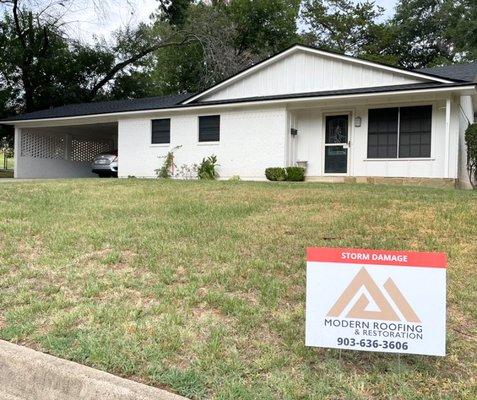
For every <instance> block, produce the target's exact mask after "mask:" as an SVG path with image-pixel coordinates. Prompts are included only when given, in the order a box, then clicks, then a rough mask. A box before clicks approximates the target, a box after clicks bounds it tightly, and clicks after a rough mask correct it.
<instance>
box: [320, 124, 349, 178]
mask: <svg viewBox="0 0 477 400" xmlns="http://www.w3.org/2000/svg"><path fill="white" fill-rule="evenodd" d="M348 147H349V139H348V115H327V116H326V127H325V174H347V173H348Z"/></svg>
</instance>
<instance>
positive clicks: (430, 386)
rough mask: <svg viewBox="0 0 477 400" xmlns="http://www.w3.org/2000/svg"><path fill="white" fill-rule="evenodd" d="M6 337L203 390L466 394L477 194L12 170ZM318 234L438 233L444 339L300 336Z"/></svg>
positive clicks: (375, 238)
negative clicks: (321, 344)
mask: <svg viewBox="0 0 477 400" xmlns="http://www.w3.org/2000/svg"><path fill="white" fill-rule="evenodd" d="M2 188H3V190H4V192H3V193H4V195H3V196H2V199H1V200H0V201H1V203H0V204H1V207H0V214H1V217H2V221H8V223H4V224H2V225H1V226H0V238H2V241H1V243H0V290H1V293H2V295H1V296H0V337H1V338H3V339H6V340H10V341H13V342H20V343H26V344H28V345H29V346H31V347H34V348H38V349H41V350H43V351H46V352H49V353H52V354H55V355H57V356H59V357H64V358H68V359H71V360H75V361H78V362H81V363H84V364H87V365H90V366H93V367H97V368H101V369H104V370H107V371H109V372H112V373H116V374H119V375H121V376H125V377H129V378H131V379H135V380H139V381H141V382H146V383H150V384H153V385H156V386H159V387H163V388H166V389H169V390H172V391H175V392H177V393H180V394H182V395H185V396H189V397H192V398H194V399H209V398H211V399H221V400H225V399H245V400H246V399H277V398H279V399H322V398H329V399H381V398H389V399H416V398H422V399H424V398H426V399H427V398H431V399H450V398H452V399H459V398H461V399H473V398H475V397H476V393H475V376H476V375H477V374H476V372H477V371H476V362H475V353H476V350H477V344H476V337H477V324H476V323H477V314H476V309H475V304H476V300H477V298H476V293H477V279H476V268H477V224H476V223H475V221H476V218H477V211H476V210H477V195H476V193H471V192H462V191H455V190H436V189H427V188H408V187H392V186H367V185H328V184H287V183H284V184H268V183H245V182H173V181H170V182H164V181H152V180H139V179H134V180H133V179H131V180H70V181H68V180H60V181H48V182H24V183H14V184H13V183H12V184H9V183H5V184H3V186H2ZM308 246H333V247H364V248H384V249H413V250H423V251H426V250H427V251H445V252H447V253H448V255H449V272H448V304H449V308H448V356H447V357H445V358H442V359H439V358H431V357H420V356H405V357H401V360H400V362H398V359H397V357H396V356H395V355H389V354H388V355H386V354H374V353H358V352H346V351H343V352H342V353H341V357H340V355H339V352H338V351H335V350H328V349H310V348H306V347H305V346H304V307H305V249H306V247H308Z"/></svg>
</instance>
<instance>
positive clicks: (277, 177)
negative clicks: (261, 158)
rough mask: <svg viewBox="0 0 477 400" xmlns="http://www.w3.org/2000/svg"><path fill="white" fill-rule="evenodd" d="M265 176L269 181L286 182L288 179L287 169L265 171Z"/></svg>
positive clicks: (276, 168) (277, 168)
mask: <svg viewBox="0 0 477 400" xmlns="http://www.w3.org/2000/svg"><path fill="white" fill-rule="evenodd" d="M265 176H266V177H267V179H268V180H269V181H284V180H286V178H287V172H286V170H285V168H279V167H273V168H267V169H266V170H265Z"/></svg>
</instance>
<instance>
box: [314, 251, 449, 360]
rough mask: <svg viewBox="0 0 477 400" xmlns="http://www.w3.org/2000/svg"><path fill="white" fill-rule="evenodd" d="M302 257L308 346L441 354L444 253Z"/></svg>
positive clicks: (318, 253) (316, 254) (324, 253)
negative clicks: (305, 265) (305, 278)
mask: <svg viewBox="0 0 477 400" xmlns="http://www.w3.org/2000/svg"><path fill="white" fill-rule="evenodd" d="M307 253H308V254H307V272H306V277H307V282H306V335H305V336H306V337H305V342H306V345H307V346H317V347H331V348H337V349H349V350H364V351H380V352H387V353H410V354H425V355H433V356H444V355H445V347H446V342H445V337H446V336H445V335H446V264H447V261H446V255H445V254H444V253H422V252H406V251H387V250H362V249H332V248H309V249H308V252H307Z"/></svg>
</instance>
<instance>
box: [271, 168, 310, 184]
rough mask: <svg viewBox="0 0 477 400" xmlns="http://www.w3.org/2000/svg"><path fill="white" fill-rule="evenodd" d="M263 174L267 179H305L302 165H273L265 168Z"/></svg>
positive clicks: (294, 180) (296, 180) (297, 180)
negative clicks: (283, 166)
mask: <svg viewBox="0 0 477 400" xmlns="http://www.w3.org/2000/svg"><path fill="white" fill-rule="evenodd" d="M265 176H266V177H267V179H268V180H269V181H293V182H299V181H304V180H305V168H302V167H287V168H280V167H273V168H267V169H266V170H265Z"/></svg>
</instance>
